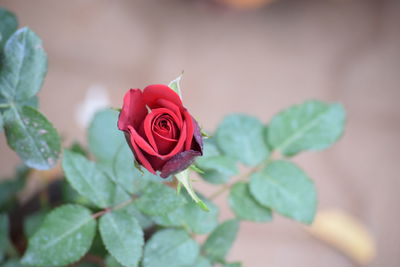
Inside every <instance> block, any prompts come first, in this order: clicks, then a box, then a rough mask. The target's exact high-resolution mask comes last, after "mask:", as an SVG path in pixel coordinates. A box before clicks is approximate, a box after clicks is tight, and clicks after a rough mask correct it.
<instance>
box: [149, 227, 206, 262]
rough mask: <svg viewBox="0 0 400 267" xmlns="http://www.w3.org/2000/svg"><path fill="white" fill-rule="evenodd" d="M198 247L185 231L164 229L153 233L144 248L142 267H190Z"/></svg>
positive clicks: (195, 257) (197, 253) (196, 254)
mask: <svg viewBox="0 0 400 267" xmlns="http://www.w3.org/2000/svg"><path fill="white" fill-rule="evenodd" d="M198 255H199V246H198V244H197V243H196V241H194V240H193V239H192V238H191V237H190V236H189V235H188V234H187V233H186V232H185V231H183V230H178V229H165V230H161V231H158V232H157V233H155V234H154V235H153V236H152V237H151V238H150V240H149V241H148V242H147V243H146V245H145V248H144V258H143V261H142V264H143V267H165V266H174V267H183V266H192V264H193V263H194V262H195V261H196V259H197V256H198Z"/></svg>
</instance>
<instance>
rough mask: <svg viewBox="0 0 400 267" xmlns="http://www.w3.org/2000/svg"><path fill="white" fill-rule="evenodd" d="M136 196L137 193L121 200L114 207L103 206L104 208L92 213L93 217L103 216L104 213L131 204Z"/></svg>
mask: <svg viewBox="0 0 400 267" xmlns="http://www.w3.org/2000/svg"><path fill="white" fill-rule="evenodd" d="M137 198H138V196H137V195H132V197H131V198H130V199H128V200H127V201H124V202H121V203H119V204H118V205H116V206H114V207H110V208H105V209H104V210H101V211H99V212H96V213H95V214H93V215H92V218H93V219H97V218H98V217H101V216H103V215H104V214H106V213H109V212H111V211H114V210H119V209H122V208H124V207H125V206H127V205H129V204H131V203H132V202H133V201H134V200H135V199H137Z"/></svg>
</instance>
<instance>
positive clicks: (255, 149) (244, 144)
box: [215, 114, 269, 166]
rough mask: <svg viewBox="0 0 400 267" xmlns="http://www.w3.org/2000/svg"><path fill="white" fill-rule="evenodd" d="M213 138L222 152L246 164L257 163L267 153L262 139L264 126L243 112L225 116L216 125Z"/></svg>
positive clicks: (265, 156) (264, 157)
mask: <svg viewBox="0 0 400 267" xmlns="http://www.w3.org/2000/svg"><path fill="white" fill-rule="evenodd" d="M215 138H216V142H217V145H218V147H219V148H220V149H221V150H222V152H224V153H225V154H226V155H229V156H231V157H233V158H236V159H238V160H240V161H241V162H242V163H244V164H246V165H250V166H253V165H257V164H258V163H260V162H261V161H263V160H265V159H266V158H267V157H268V155H269V151H268V147H267V144H266V143H265V141H264V126H263V124H262V123H261V122H260V121H259V120H258V119H257V118H255V117H251V116H248V115H244V114H231V115H228V116H226V117H225V118H224V119H223V121H222V122H221V124H220V125H219V126H218V129H217V132H216V134H215Z"/></svg>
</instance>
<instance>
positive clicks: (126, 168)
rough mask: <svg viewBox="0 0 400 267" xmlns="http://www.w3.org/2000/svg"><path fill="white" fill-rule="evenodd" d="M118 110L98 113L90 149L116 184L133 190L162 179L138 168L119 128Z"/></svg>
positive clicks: (91, 126)
mask: <svg viewBox="0 0 400 267" xmlns="http://www.w3.org/2000/svg"><path fill="white" fill-rule="evenodd" d="M118 114H119V112H117V111H115V110H112V109H105V110H102V111H99V112H98V113H96V115H95V116H94V118H93V120H92V122H91V123H90V127H89V132H88V142H89V149H90V151H91V152H92V153H93V154H94V156H95V157H96V159H97V162H98V164H99V166H100V167H102V170H103V171H105V172H107V174H108V175H109V176H110V178H111V179H112V180H113V181H114V182H115V183H116V184H118V185H119V186H121V187H122V188H123V189H124V190H125V191H127V192H129V193H138V192H140V190H142V189H143V188H144V187H145V186H146V184H147V182H148V181H149V180H150V181H160V180H161V178H160V177H158V176H156V175H153V174H151V173H149V172H148V171H147V170H143V173H142V172H140V171H139V170H138V169H137V168H135V165H134V161H135V158H134V156H133V153H132V151H131V150H130V148H129V145H128V144H127V143H126V140H125V137H124V134H123V133H122V132H121V131H120V130H118V128H117V122H118Z"/></svg>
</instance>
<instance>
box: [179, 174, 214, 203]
mask: <svg viewBox="0 0 400 267" xmlns="http://www.w3.org/2000/svg"><path fill="white" fill-rule="evenodd" d="M175 177H176V179H177V180H178V182H179V183H178V187H177V190H178V192H179V191H180V187H181V186H182V185H183V186H184V187H185V189H186V191H187V192H188V194H189V195H190V197H191V198H192V199H193V201H194V202H196V204H197V205H198V206H199V207H200V208H201V209H202V210H204V211H210V210H209V209H208V207H207V205H206V204H205V203H204V202H203V201H202V200H201V199H200V198H199V197H198V196H197V195H196V193H195V192H194V190H193V187H192V184H191V182H190V178H189V168H188V169H186V170H184V171H181V172H180V173H178V174H176V175H175Z"/></svg>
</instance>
